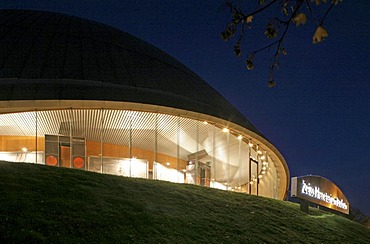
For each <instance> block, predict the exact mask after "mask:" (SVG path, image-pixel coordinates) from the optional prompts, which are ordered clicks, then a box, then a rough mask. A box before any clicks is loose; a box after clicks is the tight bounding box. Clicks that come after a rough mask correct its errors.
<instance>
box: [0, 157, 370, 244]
mask: <svg viewBox="0 0 370 244" xmlns="http://www.w3.org/2000/svg"><path fill="white" fill-rule="evenodd" d="M4 242H16V243H20V242H28V243H29V242H44V243H53V242H58V243H102V242H103V243H112V242H113V243H297V242H301V243H370V230H368V229H366V228H365V227H364V226H362V225H360V224H357V223H355V222H352V221H350V220H348V219H346V218H343V217H340V216H336V215H333V214H329V213H326V212H322V211H320V210H317V209H311V210H310V215H307V214H305V213H302V212H301V211H300V210H299V205H297V204H294V203H290V202H283V201H276V200H273V199H267V198H263V197H256V196H251V195H246V194H239V193H233V192H226V191H221V190H216V189H210V188H204V187H199V186H194V185H185V184H173V183H168V182H161V181H154V180H144V179H134V178H125V177H119V176H110V175H102V174H96V173H91V172H85V171H80V170H71V169H65V168H54V167H47V166H41V165H33V164H20V163H8V162H0V243H4Z"/></svg>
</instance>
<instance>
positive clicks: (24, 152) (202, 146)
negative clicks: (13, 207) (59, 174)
mask: <svg viewBox="0 0 370 244" xmlns="http://www.w3.org/2000/svg"><path fill="white" fill-rule="evenodd" d="M0 138H1V140H0V142H1V144H0V160H6V161H13V162H27V163H37V164H46V165H50V166H59V167H68V168H76V169H82V170H88V171H94V172H100V173H107V174H113V175H121V176H127V177H141V178H148V179H158V180H166V181H171V182H177V183H188V184H196V185H201V186H205V187H213V188H218V189H223V190H231V191H236V192H243V193H249V194H255V195H262V196H266V197H270V198H279V172H278V170H277V167H276V163H277V162H274V160H273V159H272V157H271V154H270V152H269V150H268V148H267V146H266V145H261V144H257V143H256V142H255V141H254V138H251V137H250V136H247V135H243V134H240V133H238V132H236V131H230V130H229V129H227V128H224V127H223V126H221V125H219V124H217V123H212V121H207V122H206V121H201V120H195V119H190V118H185V117H182V116H177V115H169V114H161V113H153V112H141V111H133V110H110V109H66V110H48V111H32V112H21V113H11V114H10V113H9V114H1V115H0Z"/></svg>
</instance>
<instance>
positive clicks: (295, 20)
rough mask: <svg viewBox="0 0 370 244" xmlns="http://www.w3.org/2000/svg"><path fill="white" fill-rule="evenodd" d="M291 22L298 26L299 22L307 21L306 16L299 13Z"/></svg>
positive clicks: (304, 22)
mask: <svg viewBox="0 0 370 244" xmlns="http://www.w3.org/2000/svg"><path fill="white" fill-rule="evenodd" d="M293 22H294V23H295V24H296V26H299V25H300V24H302V25H304V24H306V22H307V17H306V15H305V14H304V13H299V14H297V16H295V17H294V18H293Z"/></svg>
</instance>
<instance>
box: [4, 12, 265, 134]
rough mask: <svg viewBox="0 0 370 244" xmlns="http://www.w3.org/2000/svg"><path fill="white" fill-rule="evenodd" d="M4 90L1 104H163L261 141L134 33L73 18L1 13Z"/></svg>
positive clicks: (214, 95) (221, 101)
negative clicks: (232, 126) (206, 117)
mask: <svg viewBox="0 0 370 244" xmlns="http://www.w3.org/2000/svg"><path fill="white" fill-rule="evenodd" d="M9 78H10V79H9ZM14 78H15V79H14ZM0 86H1V89H0V100H46V99H61V100H70V99H77V100H109V101H125V102H135V103H143V104H152V105H161V106H166V107H172V108H178V109H184V110H190V111H193V112H199V113H202V114H208V115H211V116H215V117H218V118H222V119H225V120H227V121H231V122H233V123H236V124H238V125H240V126H243V127H245V128H247V129H249V130H251V131H253V132H255V133H257V134H260V133H259V132H258V131H257V129H256V128H255V127H254V126H253V125H252V124H251V123H250V122H249V121H248V120H247V119H246V118H245V117H244V116H243V115H242V114H241V113H240V112H239V111H238V110H237V109H236V108H235V107H234V106H232V105H231V104H230V103H229V102H228V101H226V99H225V98H223V97H222V96H221V95H220V94H219V93H218V92H217V91H216V90H214V89H213V88H212V87H211V86H209V85H208V84H207V83H206V82H205V81H204V80H203V79H201V78H200V77H199V76H197V75H196V74H195V73H193V72H192V71H191V70H189V69H188V68H187V67H185V66H184V65H183V64H181V63H180V62H178V61H177V60H176V59H174V58H172V57H171V56H169V55H167V54H166V53H164V52H163V51H161V50H159V49H158V48H156V47H154V46H152V45H150V44H148V43H146V42H144V41H142V40H140V39H138V38H136V37H134V36H132V35H130V34H128V33H125V32H123V31H120V30H118V29H115V28H112V27H109V26H107V25H104V24H101V23H97V22H94V21H91V20H86V19H82V18H78V17H73V16H69V15H65V14H59V13H51V12H45V11H33V10H0ZM260 135H261V134H260Z"/></svg>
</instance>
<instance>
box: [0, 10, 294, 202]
mask: <svg viewBox="0 0 370 244" xmlns="http://www.w3.org/2000/svg"><path fill="white" fill-rule="evenodd" d="M225 82H226V81H225ZM0 160H5V161H12V162H27V163H36V164H45V165H50V166H54V167H67V168H76V169H79V170H86V171H93V172H99V173H104V174H112V175H120V176H126V177H140V178H148V179H157V180H166V181H171V182H177V183H187V184H196V185H201V186H205V187H213V188H219V189H224V190H229V191H235V192H243V193H248V194H255V195H261V196H266V197H270V198H276V199H284V198H285V196H286V194H287V189H288V185H289V170H288V167H287V164H286V162H285V160H284V158H283V156H282V155H281V154H280V152H279V151H278V150H277V149H276V148H275V146H274V145H273V144H272V143H271V142H269V141H268V140H267V139H266V138H265V137H264V136H263V135H262V134H261V133H260V132H259V131H258V130H257V129H256V128H255V127H254V126H253V125H252V124H251V123H250V122H249V121H248V120H247V119H246V118H245V117H244V116H243V115H242V114H241V113H240V112H239V111H238V110H237V109H236V108H235V107H234V106H232V105H231V104H230V103H229V102H228V101H226V99H225V98H223V97H222V96H221V95H220V94H219V93H218V92H217V91H216V90H214V89H213V88H212V87H211V86H210V85H208V84H207V83H206V82H205V81H204V80H202V79H201V78H200V77H199V76H197V75H196V74H195V73H193V72H192V71H191V70H189V69H188V68H187V67H185V66H184V65H183V64H181V63H180V62H179V61H177V60H176V59H174V58H172V57H171V56H169V55H167V54H166V53H164V52H163V51H161V50H159V49H158V48H156V47H154V46H152V45H150V44H148V43H146V42H144V41H142V40H140V39H138V38H136V37H134V36H132V35H130V34H128V33H125V32H122V31H120V30H118V29H115V28H112V27H109V26H107V25H104V24H100V23H97V22H94V21H90V20H86V19H81V18H77V17H72V16H68V15H64V14H58V13H51V12H44V11H30V10H0Z"/></svg>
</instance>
